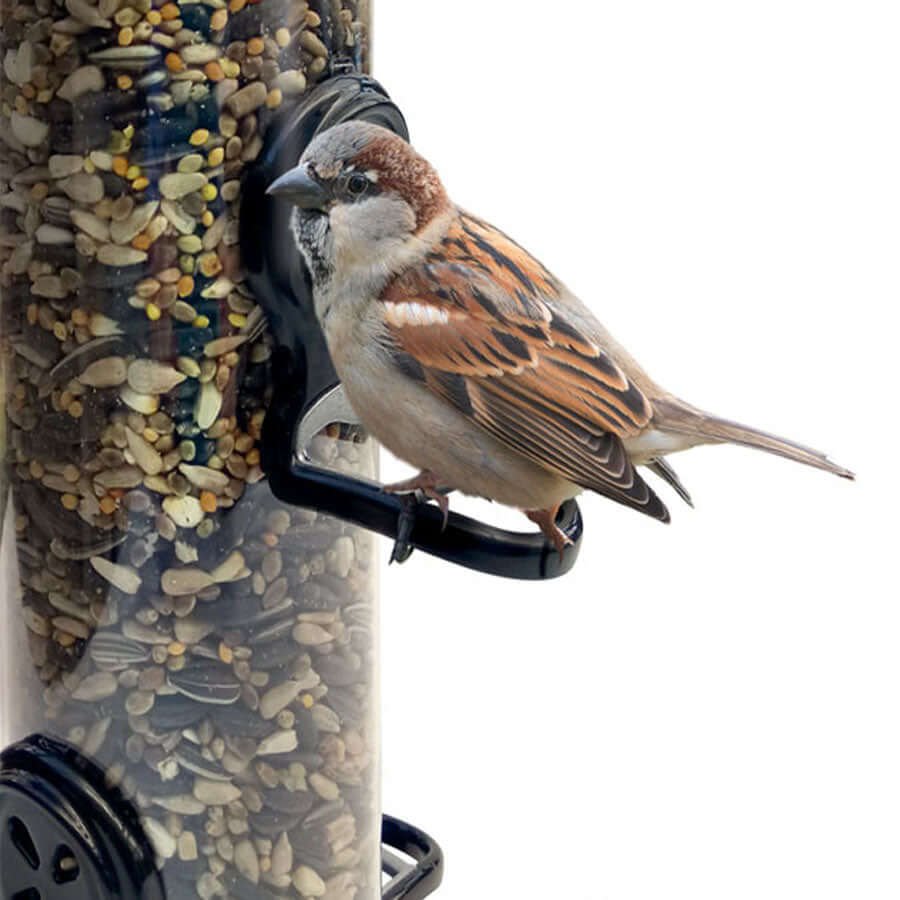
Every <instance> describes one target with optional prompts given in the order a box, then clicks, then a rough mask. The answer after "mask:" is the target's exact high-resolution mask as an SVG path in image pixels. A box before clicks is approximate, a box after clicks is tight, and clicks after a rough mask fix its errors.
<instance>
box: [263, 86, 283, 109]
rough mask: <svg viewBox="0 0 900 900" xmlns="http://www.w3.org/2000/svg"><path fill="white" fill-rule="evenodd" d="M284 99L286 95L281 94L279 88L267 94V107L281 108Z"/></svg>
mask: <svg viewBox="0 0 900 900" xmlns="http://www.w3.org/2000/svg"><path fill="white" fill-rule="evenodd" d="M283 99H284V95H283V94H282V93H281V90H280V89H279V88H273V89H272V90H271V91H269V93H268V94H266V106H267V107H268V108H269V109H277V108H278V107H279V106H281V101H282V100H283Z"/></svg>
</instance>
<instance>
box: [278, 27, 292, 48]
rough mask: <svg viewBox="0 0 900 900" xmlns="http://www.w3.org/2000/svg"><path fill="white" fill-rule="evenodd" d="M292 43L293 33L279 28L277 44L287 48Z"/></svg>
mask: <svg viewBox="0 0 900 900" xmlns="http://www.w3.org/2000/svg"><path fill="white" fill-rule="evenodd" d="M290 42H291V33H290V31H288V30H287V28H279V29H278V31H276V32H275V43H277V44H278V46H279V47H282V48H284V47H287V45H288V44H290Z"/></svg>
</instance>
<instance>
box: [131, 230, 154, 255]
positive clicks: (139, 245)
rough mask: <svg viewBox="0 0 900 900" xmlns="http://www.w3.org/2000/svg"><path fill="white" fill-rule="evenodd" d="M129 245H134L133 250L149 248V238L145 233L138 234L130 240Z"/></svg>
mask: <svg viewBox="0 0 900 900" xmlns="http://www.w3.org/2000/svg"><path fill="white" fill-rule="evenodd" d="M131 246H132V247H134V249H135V250H145V251H146V250H149V249H150V238H149V237H147V235H146V234H139V235H137V237H135V238H134V240H132V242H131Z"/></svg>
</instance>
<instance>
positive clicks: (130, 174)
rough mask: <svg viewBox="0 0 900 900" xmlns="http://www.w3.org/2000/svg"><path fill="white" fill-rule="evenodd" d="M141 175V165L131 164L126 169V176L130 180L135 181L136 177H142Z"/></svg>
mask: <svg viewBox="0 0 900 900" xmlns="http://www.w3.org/2000/svg"><path fill="white" fill-rule="evenodd" d="M140 175H141V167H140V166H129V167H128V168H127V169H126V170H125V177H126V178H127V179H128V180H129V181H134V180H135V179H136V178H140Z"/></svg>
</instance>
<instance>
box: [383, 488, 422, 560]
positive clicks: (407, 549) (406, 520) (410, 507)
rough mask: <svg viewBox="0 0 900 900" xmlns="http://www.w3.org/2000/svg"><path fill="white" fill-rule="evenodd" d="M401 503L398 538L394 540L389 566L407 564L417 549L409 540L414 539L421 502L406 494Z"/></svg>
mask: <svg viewBox="0 0 900 900" xmlns="http://www.w3.org/2000/svg"><path fill="white" fill-rule="evenodd" d="M400 502H401V503H402V504H403V508H402V509H401V511H400V517H399V519H398V520H397V537H396V539H395V540H394V547H393V549H392V550H391V558H390V560H389V561H388V565H391V563H398V564H401V563H405V562H406V561H407V560H408V559H409V558H410V556H412V552H413V550H414V549H415V548H414V547H413V545H412V544H411V543H410V542H409V539H410V538H411V537H412V531H413V526H414V525H415V524H416V510H417V509H418V507H419V501H418V499H417V498H416V495H415V494H406V495H405V496H403V497H401V498H400Z"/></svg>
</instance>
